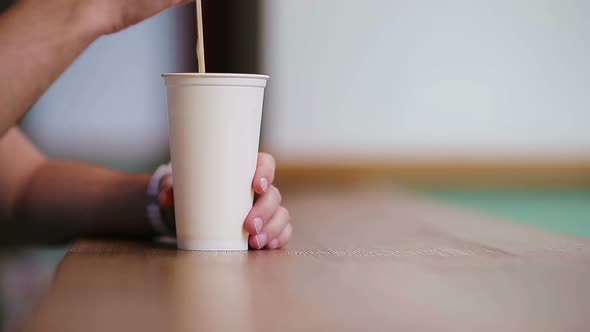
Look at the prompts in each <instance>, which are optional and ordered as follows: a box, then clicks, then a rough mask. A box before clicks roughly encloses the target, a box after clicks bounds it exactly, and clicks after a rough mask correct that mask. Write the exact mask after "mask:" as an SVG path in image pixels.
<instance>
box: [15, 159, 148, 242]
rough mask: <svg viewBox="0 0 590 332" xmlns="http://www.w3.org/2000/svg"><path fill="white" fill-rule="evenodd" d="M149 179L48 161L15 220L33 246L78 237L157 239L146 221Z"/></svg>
mask: <svg viewBox="0 0 590 332" xmlns="http://www.w3.org/2000/svg"><path fill="white" fill-rule="evenodd" d="M149 179H150V176H149V175H143V174H129V173H122V172H118V171H113V170H109V169H106V168H102V167H98V166H92V165H88V164H83V163H77V162H63V161H49V162H47V163H46V164H44V165H43V166H42V167H40V168H39V169H38V170H37V171H36V172H35V174H34V175H33V176H32V178H31V180H30V183H29V185H28V186H27V189H26V191H25V192H24V194H23V195H22V197H21V199H20V201H19V203H18V204H17V205H16V207H15V213H14V217H15V218H14V220H15V222H16V223H18V224H19V225H20V226H22V227H19V228H22V229H26V230H28V232H27V233H28V235H27V234H22V235H25V236H32V237H33V238H31V239H24V240H29V241H34V242H56V241H57V242H61V241H67V240H71V239H74V238H76V237H79V236H126V237H148V236H150V235H152V230H151V227H150V224H149V222H148V221H147V217H146V189H147V185H148V182H149ZM31 230H36V232H35V233H32V232H31ZM20 233H23V232H20ZM22 235H21V236H22Z"/></svg>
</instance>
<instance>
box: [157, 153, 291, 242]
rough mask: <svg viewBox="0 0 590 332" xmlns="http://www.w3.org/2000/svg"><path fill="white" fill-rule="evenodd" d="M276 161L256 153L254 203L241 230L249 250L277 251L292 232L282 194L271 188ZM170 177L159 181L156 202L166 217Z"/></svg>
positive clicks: (170, 202)
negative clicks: (246, 235) (245, 236)
mask: <svg viewBox="0 0 590 332" xmlns="http://www.w3.org/2000/svg"><path fill="white" fill-rule="evenodd" d="M274 175H275V160H274V159H273V157H272V156H271V155H269V154H267V153H259V154H258V164H257V166H256V172H255V174H254V180H253V182H252V188H253V189H254V192H255V193H256V198H255V203H254V206H253V207H252V209H251V210H250V213H249V214H248V216H247V217H246V220H245V221H244V229H245V230H246V231H247V232H248V233H249V234H250V236H249V238H248V243H249V244H250V247H251V248H252V249H263V248H267V249H278V248H282V247H284V246H285V245H287V242H289V239H290V237H291V233H292V231H293V226H292V225H291V222H290V216H289V211H287V209H286V208H285V207H283V206H281V193H280V192H279V190H278V189H277V188H276V187H275V186H273V185H272V182H273V180H274ZM172 188H173V181H172V175H167V176H165V177H163V178H162V181H161V182H160V194H159V196H158V201H159V204H160V207H162V208H163V210H164V214H165V217H166V216H173V207H174V192H173V189H172Z"/></svg>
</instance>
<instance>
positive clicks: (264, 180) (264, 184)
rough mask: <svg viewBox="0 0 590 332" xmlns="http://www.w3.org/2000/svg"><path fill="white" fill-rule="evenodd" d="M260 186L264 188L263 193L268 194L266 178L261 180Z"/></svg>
mask: <svg viewBox="0 0 590 332" xmlns="http://www.w3.org/2000/svg"><path fill="white" fill-rule="evenodd" d="M260 186H261V187H262V191H264V192H266V190H268V180H267V179H266V178H262V179H260Z"/></svg>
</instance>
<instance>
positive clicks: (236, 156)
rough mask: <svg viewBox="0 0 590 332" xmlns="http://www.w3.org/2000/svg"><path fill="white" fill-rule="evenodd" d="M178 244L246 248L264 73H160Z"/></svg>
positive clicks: (181, 246) (190, 247)
mask: <svg viewBox="0 0 590 332" xmlns="http://www.w3.org/2000/svg"><path fill="white" fill-rule="evenodd" d="M162 76H163V78H164V81H165V83H166V89H167V95H168V120H169V127H170V148H171V155H172V156H171V157H172V172H173V174H174V209H175V215H176V234H177V238H178V248H179V249H185V250H247V249H248V234H247V233H246V231H245V230H244V228H243V223H244V220H245V219H246V216H247V215H248V212H249V211H250V209H251V208H252V204H253V198H254V193H253V190H252V180H253V177H254V172H255V170H256V162H257V154H258V142H259V138H260V122H261V117H262V102H263V98H264V88H265V87H266V81H267V80H268V78H269V77H268V76H264V75H240V74H192V73H184V74H164V75H162Z"/></svg>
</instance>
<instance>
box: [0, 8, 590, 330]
mask: <svg viewBox="0 0 590 332" xmlns="http://www.w3.org/2000/svg"><path fill="white" fill-rule="evenodd" d="M8 5H9V1H2V0H0V8H4V7H7V6H8ZM203 5H204V15H205V18H204V21H205V24H204V25H205V41H206V55H207V69H208V70H209V71H211V72H239V73H265V74H269V75H270V76H271V80H270V81H269V86H268V90H267V93H266V101H265V103H266V105H265V109H264V115H263V134H262V141H261V149H263V150H265V151H267V152H270V153H272V154H274V155H275V157H276V158H277V160H278V162H279V165H280V168H279V182H280V184H281V185H282V186H283V187H287V188H288V187H290V186H297V185H306V184H312V183H313V184H317V183H326V184H342V183H351V182H378V183H386V184H389V183H390V184H391V185H392V187H393V186H396V185H397V186H400V185H401V186H405V187H407V188H410V189H411V190H415V191H418V192H420V193H421V194H423V195H428V196H430V197H433V198H434V199H438V200H442V201H445V202H449V203H451V204H456V205H458V206H462V207H466V208H471V209H476V210H478V211H481V212H483V213H491V214H495V215H498V216H500V217H503V218H508V219H510V220H513V221H515V222H523V223H528V224H532V225H536V226H539V227H544V228H547V229H551V230H554V231H559V232H565V233H569V234H574V235H577V236H590V93H588V87H590V60H589V59H590V40H589V36H590V23H589V21H588V19H587V18H588V17H590V2H587V1H574V0H548V1H536V0H521V1H510V0H499V1H485V0H469V1H468V0H412V1H410V0H400V1H389V0H368V1H363V2H360V1H352V0H322V1H312V0H305V1H302V0H256V1H255V0H247V1H244V0H203ZM194 31H195V29H194V5H187V6H184V7H180V8H176V9H173V10H170V11H167V12H165V13H163V14H161V15H158V16H156V17H154V18H153V19H150V20H148V21H146V22H143V23H141V24H139V25H137V26H134V27H132V28H131V29H129V30H126V31H124V32H121V33H118V34H115V35H112V36H106V37H103V38H101V39H100V40H98V41H97V42H95V43H94V44H93V45H92V46H91V47H90V48H89V49H88V50H87V51H86V52H85V53H84V54H83V55H82V56H81V57H80V58H79V59H78V60H77V61H76V63H75V64H74V65H73V66H72V67H71V68H70V69H68V71H67V72H66V73H64V75H62V77H61V78H60V79H59V80H58V81H57V82H56V83H55V84H54V85H53V86H52V87H51V89H50V90H49V91H47V93H46V94H45V95H44V96H43V98H41V99H40V100H39V102H38V103H37V104H36V105H35V106H34V107H33V109H32V110H31V112H30V113H29V115H28V116H27V117H26V118H25V119H24V120H23V122H22V124H21V125H22V127H23V129H24V130H25V131H26V132H27V133H28V134H29V135H30V136H31V137H32V138H33V140H34V141H35V143H36V144H37V145H38V146H39V147H40V148H42V149H43V150H44V151H46V152H47V153H48V154H49V155H51V156H54V157H60V158H75V159H83V160H87V161H92V162H97V163H101V164H105V165H109V166H112V167H115V168H119V169H123V170H127V171H145V172H151V171H152V170H153V169H154V168H155V167H156V166H157V165H158V164H160V163H162V162H166V161H167V160H168V158H169V157H168V156H169V154H168V153H169V152H168V132H167V122H166V121H167V120H166V101H165V91H164V86H163V82H162V79H161V78H160V74H162V73H164V72H177V71H194V69H195V55H194V48H195V46H194V45H195V36H194ZM64 252H65V249H64V248H50V249H48V248H42V249H26V250H18V251H12V252H10V253H7V254H4V255H3V256H2V257H3V258H2V261H1V263H2V289H3V295H2V300H1V301H0V303H1V309H2V313H3V315H2V317H4V319H3V326H4V327H5V328H7V327H8V326H10V325H11V324H13V322H14V321H15V320H17V318H18V317H22V316H23V315H26V312H28V311H29V310H30V308H31V303H34V299H35V298H36V297H37V296H39V294H42V291H43V289H45V285H46V284H47V283H48V282H49V281H50V278H51V275H52V271H53V269H54V268H55V264H56V263H57V262H59V260H60V259H61V257H62V256H63V254H64Z"/></svg>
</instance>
